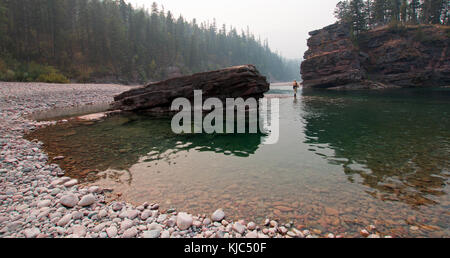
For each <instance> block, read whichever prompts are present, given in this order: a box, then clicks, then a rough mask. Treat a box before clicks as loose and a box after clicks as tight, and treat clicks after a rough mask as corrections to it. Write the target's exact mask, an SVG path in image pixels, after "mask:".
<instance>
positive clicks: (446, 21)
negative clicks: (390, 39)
mask: <svg viewBox="0 0 450 258" xmlns="http://www.w3.org/2000/svg"><path fill="white" fill-rule="evenodd" d="M335 15H336V18H338V20H339V22H341V23H346V24H349V25H351V27H352V31H353V33H354V34H359V33H360V32H363V31H366V30H368V29H372V28H375V27H378V26H383V25H388V24H389V25H408V24H412V25H415V24H442V25H450V1H449V0H366V1H364V0H346V1H340V2H339V3H338V4H337V7H336V11H335Z"/></svg>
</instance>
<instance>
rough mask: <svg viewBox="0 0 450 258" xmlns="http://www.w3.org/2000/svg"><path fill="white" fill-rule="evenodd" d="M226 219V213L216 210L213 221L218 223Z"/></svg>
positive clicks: (212, 217)
mask: <svg viewBox="0 0 450 258" xmlns="http://www.w3.org/2000/svg"><path fill="white" fill-rule="evenodd" d="M224 218H225V212H224V211H223V210H222V209H218V210H216V211H215V212H214V213H213V214H212V216H211V219H212V220H213V221H218V222H220V221H222V220H223V219H224Z"/></svg>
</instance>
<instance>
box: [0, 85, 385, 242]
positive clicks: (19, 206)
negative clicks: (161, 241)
mask: <svg viewBox="0 0 450 258" xmlns="http://www.w3.org/2000/svg"><path fill="white" fill-rule="evenodd" d="M128 89H129V87H127V86H121V85H93V84H86V85H83V84H64V85H59V84H41V83H0V96H1V97H0V133H1V138H0V147H1V151H0V237H3V238H7V237H13V238H16V237H19V238H22V237H29V238H34V237H39V238H64V237H87V238H118V237H122V238H133V237H145V238H157V237H161V238H169V237H171V238H178V237H186V238H208V237H217V238H229V237H237V238H238V237H248V238H256V237H259V238H269V237H273V238H304V237H308V238H312V237H333V238H334V237H346V235H345V234H341V235H334V234H332V233H330V232H318V231H317V230H314V229H310V230H308V229H305V228H297V227H296V225H294V224H293V223H284V222H283V223H281V222H278V221H276V218H267V219H266V220H265V221H264V223H263V224H264V225H256V224H255V223H253V222H251V221H242V220H239V221H234V222H233V221H228V220H226V212H227V211H226V210H225V211H221V210H220V209H219V210H218V211H216V212H215V213H214V214H208V215H206V214H196V215H191V214H187V213H183V212H177V211H176V210H173V209H169V210H166V211H162V210H160V209H159V205H158V204H157V203H144V204H142V205H140V206H133V205H130V204H127V203H124V202H116V201H114V202H111V203H106V202H105V195H104V193H106V192H109V191H110V189H101V188H100V187H97V186H89V187H87V186H83V185H79V184H78V182H77V181H76V180H74V179H71V178H68V177H64V171H62V170H61V169H60V168H59V167H58V166H57V165H55V164H51V162H48V156H47V155H46V154H45V153H44V152H43V151H42V143H40V142H37V141H32V142H30V141H27V140H25V139H24V138H23V135H24V134H25V133H26V132H28V131H30V130H34V129H37V128H39V127H44V126H48V125H50V124H52V123H56V122H36V121H31V120H29V119H26V118H25V117H27V116H28V115H29V114H31V113H33V112H36V111H43V110H48V109H52V108H58V107H68V106H77V105H87V104H96V103H105V102H111V101H112V98H113V96H114V95H116V94H119V93H121V92H123V91H125V90H128ZM60 122H64V121H60ZM219 205H220V204H218V206H219ZM217 208H220V207H217ZM361 235H362V236H363V237H371V238H378V237H386V236H381V235H380V234H379V233H377V230H376V228H375V227H374V226H368V227H367V228H365V229H364V228H361ZM387 237H389V236H387Z"/></svg>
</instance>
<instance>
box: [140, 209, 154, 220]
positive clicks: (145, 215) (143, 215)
mask: <svg viewBox="0 0 450 258" xmlns="http://www.w3.org/2000/svg"><path fill="white" fill-rule="evenodd" d="M151 215H152V211H150V210H144V211H143V212H142V213H141V220H147V219H148V218H149V217H150V216H151Z"/></svg>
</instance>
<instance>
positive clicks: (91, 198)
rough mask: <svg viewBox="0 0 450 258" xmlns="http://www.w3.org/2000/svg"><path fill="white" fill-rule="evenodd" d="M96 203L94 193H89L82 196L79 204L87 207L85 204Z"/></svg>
mask: <svg viewBox="0 0 450 258" xmlns="http://www.w3.org/2000/svg"><path fill="white" fill-rule="evenodd" d="M94 203H95V196H94V195H93V194H88V195H85V196H83V198H81V200H80V202H79V203H78V205H79V206H81V207H85V206H90V205H92V204H94Z"/></svg>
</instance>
